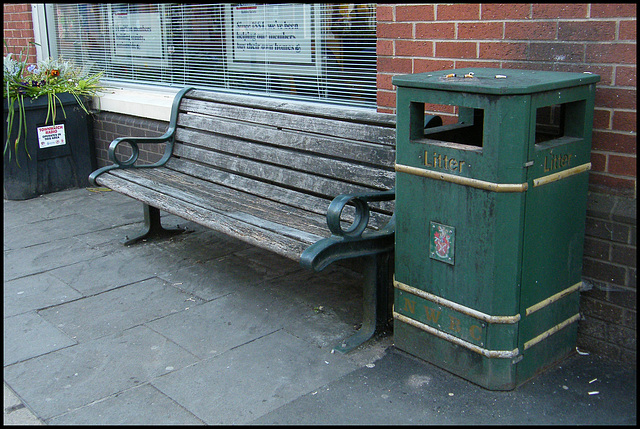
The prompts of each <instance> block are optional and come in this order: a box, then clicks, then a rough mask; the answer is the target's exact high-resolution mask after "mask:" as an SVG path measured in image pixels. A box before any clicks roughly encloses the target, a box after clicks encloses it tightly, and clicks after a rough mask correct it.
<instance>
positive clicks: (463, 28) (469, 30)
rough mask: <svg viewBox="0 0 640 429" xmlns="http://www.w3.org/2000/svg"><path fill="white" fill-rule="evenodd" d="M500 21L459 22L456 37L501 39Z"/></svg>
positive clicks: (502, 26) (501, 27)
mask: <svg viewBox="0 0 640 429" xmlns="http://www.w3.org/2000/svg"><path fill="white" fill-rule="evenodd" d="M503 29H504V24H503V23H502V22H473V23H471V22H461V23H459V24H458V39H502V35H503Z"/></svg>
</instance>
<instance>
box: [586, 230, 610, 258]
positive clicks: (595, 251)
mask: <svg viewBox="0 0 640 429" xmlns="http://www.w3.org/2000/svg"><path fill="white" fill-rule="evenodd" d="M610 249H611V245H610V244H609V242H607V241H604V240H598V239H594V238H591V237H588V236H585V238H584V256H588V257H590V258H593V259H599V260H602V261H608V260H609V253H610Z"/></svg>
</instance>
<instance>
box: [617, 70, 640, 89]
mask: <svg viewBox="0 0 640 429" xmlns="http://www.w3.org/2000/svg"><path fill="white" fill-rule="evenodd" d="M636 76H637V75H636V68H635V67H624V66H618V67H616V76H615V79H616V81H615V82H616V86H636V85H637V80H636Z"/></svg>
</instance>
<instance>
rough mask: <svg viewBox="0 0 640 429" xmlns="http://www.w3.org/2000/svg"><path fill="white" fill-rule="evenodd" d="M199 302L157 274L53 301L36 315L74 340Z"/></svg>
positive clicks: (116, 328)
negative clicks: (77, 297) (73, 298)
mask: <svg viewBox="0 0 640 429" xmlns="http://www.w3.org/2000/svg"><path fill="white" fill-rule="evenodd" d="M199 302H202V301H201V300H199V299H198V298H196V297H194V296H193V295H190V294H187V293H185V292H183V291H181V290H179V289H176V288H174V287H172V286H171V285H169V284H168V283H166V282H164V281H162V280H161V279H158V278H155V277H154V278H150V279H148V280H144V281H140V282H136V283H133V284H130V285H127V286H123V287H119V288H117V289H113V290H110V291H107V292H104V293H100V294H97V295H93V296H90V297H87V298H85V299H82V300H76V301H73V302H69V303H65V304H60V305H56V306H54V307H50V308H47V309H44V310H41V311H40V312H39V314H40V316H41V317H42V318H43V319H45V320H47V321H49V322H50V323H51V324H52V325H54V326H56V327H57V328H58V329H60V330H61V331H63V332H65V333H66V334H67V335H68V336H69V337H71V338H73V339H75V340H76V341H78V342H84V341H88V340H93V339H96V338H100V337H104V336H107V335H111V334H115V333H118V332H121V331H124V330H126V329H129V328H132V327H134V326H137V325H141V324H143V323H145V322H148V321H151V320H154V319H158V318H160V317H163V316H166V315H169V314H172V313H178V312H182V311H185V309H187V308H189V307H192V306H196V305H197V304H198V303H199Z"/></svg>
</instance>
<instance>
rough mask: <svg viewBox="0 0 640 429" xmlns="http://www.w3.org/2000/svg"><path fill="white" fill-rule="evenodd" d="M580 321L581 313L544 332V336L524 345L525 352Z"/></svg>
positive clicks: (541, 335)
mask: <svg viewBox="0 0 640 429" xmlns="http://www.w3.org/2000/svg"><path fill="white" fill-rule="evenodd" d="M579 319H580V313H578V314H574V315H573V316H571V317H570V318H568V319H567V320H565V321H564V322H562V323H558V324H557V325H556V326H554V327H553V328H551V329H548V330H546V331H544V332H543V333H542V334H540V335H538V336H537V337H535V338H532V339H530V340H529V341H527V342H526V343H524V350H527V349H528V348H529V347H532V346H535V345H536V344H538V343H539V342H540V341H542V340H546V339H547V338H549V337H550V336H551V335H553V334H555V333H556V332H558V331H559V330H560V329H562V328H564V327H565V326H568V325H570V324H572V323H573V322H577V321H578V320H579Z"/></svg>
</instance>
